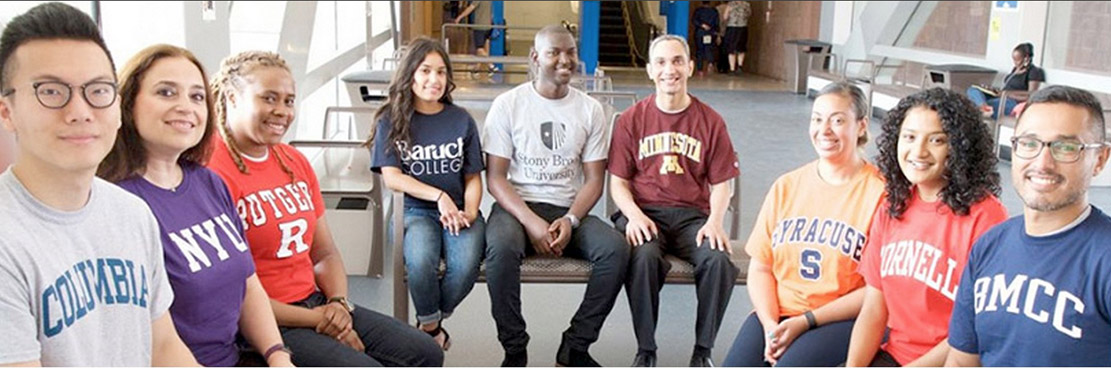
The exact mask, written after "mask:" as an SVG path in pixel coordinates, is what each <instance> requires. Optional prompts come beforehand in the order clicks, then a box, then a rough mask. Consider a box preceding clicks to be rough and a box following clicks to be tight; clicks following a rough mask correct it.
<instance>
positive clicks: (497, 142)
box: [482, 91, 513, 159]
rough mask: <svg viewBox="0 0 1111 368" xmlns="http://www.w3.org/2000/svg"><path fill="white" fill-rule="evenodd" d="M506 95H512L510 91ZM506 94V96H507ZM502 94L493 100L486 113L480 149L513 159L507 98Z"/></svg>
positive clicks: (511, 127) (511, 132)
mask: <svg viewBox="0 0 1111 368" xmlns="http://www.w3.org/2000/svg"><path fill="white" fill-rule="evenodd" d="M508 93H513V92H512V91H510V92H508ZM508 93H507V94H508ZM507 94H503V95H501V96H498V98H495V99H494V102H493V103H492V104H491V105H490V111H489V112H487V113H486V123H485V127H483V135H484V137H483V139H482V149H483V150H484V151H485V152H486V153H487V154H490V155H494V156H498V157H504V158H509V159H512V158H513V125H512V124H511V122H510V120H511V118H512V116H511V114H510V111H509V108H508V107H507V105H509V104H510V103H509V101H507V100H508V99H509V98H508V97H509V96H507Z"/></svg>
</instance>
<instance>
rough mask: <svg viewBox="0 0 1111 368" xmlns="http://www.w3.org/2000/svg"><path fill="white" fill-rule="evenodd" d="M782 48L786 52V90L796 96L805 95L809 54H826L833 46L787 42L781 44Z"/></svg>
mask: <svg viewBox="0 0 1111 368" xmlns="http://www.w3.org/2000/svg"><path fill="white" fill-rule="evenodd" d="M783 46H784V47H785V48H786V51H787V53H786V54H785V55H786V57H787V64H788V69H787V82H788V83H789V84H788V89H789V90H791V91H794V92H795V93H797V94H803V93H806V77H807V76H808V74H809V71H810V70H809V64H808V62H809V59H810V56H809V54H813V53H828V52H829V50H830V47H832V46H833V45H831V44H829V43H826V42H822V41H818V40H787V41H785V42H783ZM823 66H825V64H823Z"/></svg>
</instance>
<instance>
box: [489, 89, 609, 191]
mask: <svg viewBox="0 0 1111 368" xmlns="http://www.w3.org/2000/svg"><path fill="white" fill-rule="evenodd" d="M606 124H607V123H606V117H605V113H604V112H603V110H602V104H601V103H599V102H598V101H597V100H595V99H593V98H591V97H590V96H588V95H587V94H586V93H584V92H582V91H579V90H577V89H574V88H571V89H570V92H569V93H568V94H567V96H564V97H563V98H561V99H558V100H552V99H547V98H544V97H543V96H541V95H540V94H539V93H537V92H536V89H535V88H534V87H533V85H532V83H531V82H529V83H525V84H521V85H519V86H517V87H515V88H513V89H512V90H509V91H508V92H505V93H503V94H501V95H500V96H498V97H497V98H496V99H494V103H493V105H491V106H490V112H489V113H488V114H487V115H486V123H485V128H484V134H483V142H482V145H483V149H484V150H485V152H486V154H488V155H494V156H499V157H504V158H508V159H510V164H509V182H510V183H511V184H513V186H514V187H515V188H516V189H517V193H518V194H519V195H520V196H521V199H524V200H525V201H527V202H543V203H549V204H554V205H557V206H563V207H570V206H571V203H572V202H573V201H574V200H575V195H576V194H578V192H579V189H581V188H582V185H583V176H582V165H583V163H584V162H594V161H600V160H605V159H606V157H607V156H606V155H607V154H608V151H609V147H608V146H609V129H608V128H607V127H606Z"/></svg>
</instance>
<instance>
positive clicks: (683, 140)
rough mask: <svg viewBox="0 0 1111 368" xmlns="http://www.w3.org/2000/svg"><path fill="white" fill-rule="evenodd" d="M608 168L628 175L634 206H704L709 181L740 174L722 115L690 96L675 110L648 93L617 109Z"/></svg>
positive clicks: (706, 208)
mask: <svg viewBox="0 0 1111 368" xmlns="http://www.w3.org/2000/svg"><path fill="white" fill-rule="evenodd" d="M608 169H609V171H610V173H611V174H613V175H616V176H617V177H619V178H622V179H625V180H628V181H630V186H631V187H632V191H633V198H636V203H637V205H638V206H641V207H645V206H655V207H689V208H699V209H702V211H703V212H706V213H709V212H710V185H712V184H720V183H721V182H724V181H726V180H729V179H732V178H734V177H736V176H737V175H740V173H741V171H740V168H739V166H738V163H737V156H736V154H734V153H733V143H732V142H731V141H730V140H729V132H728V131H727V130H726V127H725V120H723V119H722V118H721V115H718V113H717V112H716V111H714V110H713V109H711V108H710V107H709V106H707V105H706V104H704V103H702V101H699V100H698V99H697V98H694V96H691V104H690V106H688V107H687V108H686V109H685V110H683V111H681V112H678V113H674V114H672V113H666V112H663V111H661V110H660V109H659V108H658V107H656V95H655V94H653V95H651V96H648V98H645V99H643V100H641V101H640V102H637V103H636V104H635V105H633V106H631V107H629V109H627V110H625V112H623V113H621V117H620V118H618V119H617V124H616V125H615V126H614V127H613V141H612V143H611V144H610V152H609V165H608Z"/></svg>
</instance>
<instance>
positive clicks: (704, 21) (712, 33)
mask: <svg viewBox="0 0 1111 368" xmlns="http://www.w3.org/2000/svg"><path fill="white" fill-rule="evenodd" d="M691 24H692V25H694V42H695V45H696V46H695V48H696V49H695V53H694V61H695V65H696V70H698V76H699V77H702V76H704V75H706V71H707V70H711V71H712V70H713V69H714V68H713V65H714V41H715V37H717V34H718V26H719V23H718V11H717V9H714V7H712V6H710V2H709V1H703V2H702V5H701V6H699V7H698V9H695V10H694V15H693V16H692V17H691Z"/></svg>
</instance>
